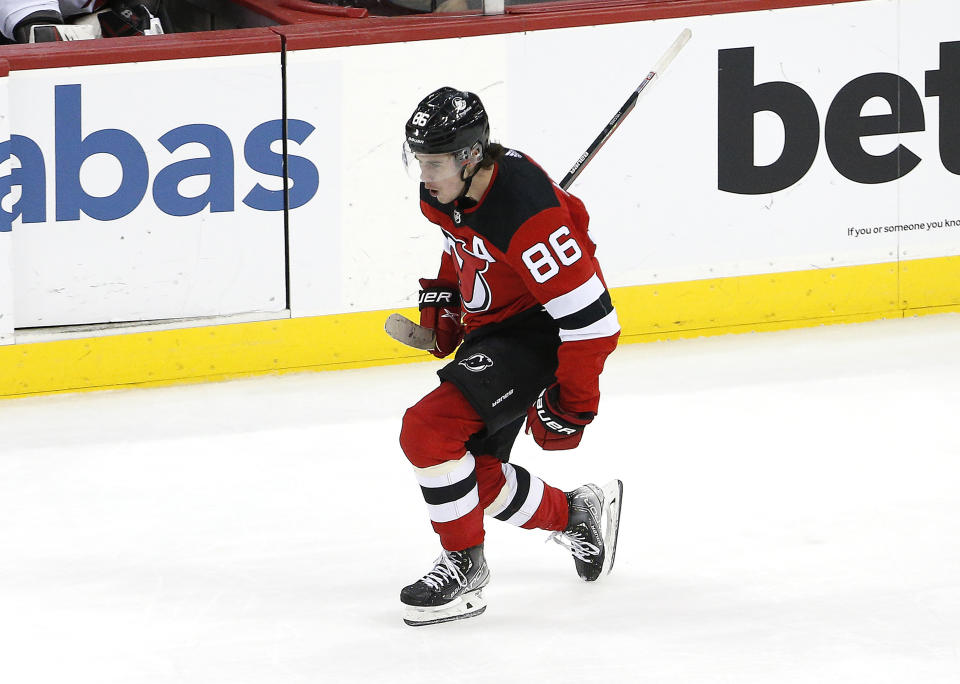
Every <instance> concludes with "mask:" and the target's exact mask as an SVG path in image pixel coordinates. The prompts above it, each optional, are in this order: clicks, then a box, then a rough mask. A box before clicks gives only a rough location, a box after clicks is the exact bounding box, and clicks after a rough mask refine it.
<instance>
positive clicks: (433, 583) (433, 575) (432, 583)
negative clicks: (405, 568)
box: [421, 551, 467, 590]
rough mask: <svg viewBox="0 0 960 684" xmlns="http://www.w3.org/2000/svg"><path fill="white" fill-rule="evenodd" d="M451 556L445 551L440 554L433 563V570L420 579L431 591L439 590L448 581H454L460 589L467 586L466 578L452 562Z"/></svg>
mask: <svg viewBox="0 0 960 684" xmlns="http://www.w3.org/2000/svg"><path fill="white" fill-rule="evenodd" d="M451 555H452V554H449V553H447V552H446V551H444V552H443V553H441V554H440V557H439V558H437V560H435V561H434V566H433V570H431V571H430V572H428V573H427V574H426V575H424V576H423V577H422V578H421V579H422V581H423V582H424V583H426V584H427V586H429V587H430V588H431V589H434V590H437V589H440V588H441V587H442V586H443V585H444V584H445V583H446V582H447V581H448V580H456V582H457V584H459V585H460V586H461V587H465V586H467V576H466V575H465V574H464V573H463V571H462V570H461V569H460V568H459V567H457V565H456V563H454V562H453V560H452V559H451Z"/></svg>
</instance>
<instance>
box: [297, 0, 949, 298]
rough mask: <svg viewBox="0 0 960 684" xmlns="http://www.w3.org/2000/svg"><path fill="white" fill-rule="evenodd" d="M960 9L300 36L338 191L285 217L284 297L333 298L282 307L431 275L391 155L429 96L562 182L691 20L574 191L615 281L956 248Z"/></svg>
mask: <svg viewBox="0 0 960 684" xmlns="http://www.w3.org/2000/svg"><path fill="white" fill-rule="evenodd" d="M956 19H957V9H956V3H955V2H954V1H953V0H911V2H897V1H896V0H868V1H865V2H855V3H841V4H837V5H821V6H815V7H798V8H789V9H782V10H773V11H762V12H745V13H733V14H721V15H715V16H704V17H692V18H683V19H665V20H658V21H646V22H636V23H631V24H608V25H603V26H592V27H582V28H571V29H556V30H549V31H529V32H525V33H516V34H509V35H503V36H485V37H476V38H463V39H455V40H437V41H419V42H413V43H394V44H384V45H370V46H356V47H350V48H336V49H327V50H301V51H292V52H291V53H290V54H289V55H288V61H287V64H288V72H287V73H288V92H289V103H290V112H291V115H292V116H303V117H304V118H306V119H308V120H309V119H310V117H311V116H314V115H315V113H317V112H321V111H323V109H324V107H330V106H331V104H330V101H329V100H327V99H326V93H328V92H335V93H339V94H340V96H341V97H340V99H339V101H337V103H336V104H335V105H333V106H335V107H336V109H337V111H338V112H340V113H341V114H340V117H341V120H342V123H343V128H342V131H343V134H342V137H341V139H340V149H339V155H340V168H341V173H340V176H339V181H338V182H339V184H340V190H339V193H340V194H339V201H337V200H336V196H335V195H333V196H324V197H323V198H321V197H320V196H319V195H318V197H317V198H315V200H314V202H311V203H308V204H307V205H305V206H304V207H303V208H302V209H301V210H300V211H301V213H300V215H299V218H298V219H297V220H296V221H295V220H293V217H292V218H291V238H292V241H291V249H292V252H293V253H294V254H297V255H298V256H297V258H298V259H300V260H301V263H300V264H299V266H298V268H297V269H296V270H295V271H294V273H293V278H292V284H291V290H292V297H293V300H294V302H297V301H298V298H297V291H298V289H299V287H300V284H301V277H302V275H303V274H308V273H309V274H310V278H311V279H310V281H309V282H310V286H311V288H312V290H313V291H314V292H323V293H326V295H328V296H326V297H322V296H316V297H311V298H306V299H302V300H299V301H301V302H302V303H303V305H304V308H303V309H298V307H297V306H296V305H294V315H306V314H315V313H333V312H337V311H349V310H373V309H387V308H391V307H396V306H402V305H404V304H406V305H409V304H411V303H413V301H414V295H415V291H416V289H417V283H416V280H415V278H416V277H417V276H425V275H432V274H433V273H434V271H435V268H436V263H437V260H438V254H439V238H438V237H437V235H436V233H437V231H435V230H434V229H433V228H432V227H431V226H430V225H429V224H427V223H426V221H425V220H424V219H423V218H422V217H421V216H420V214H419V210H418V207H417V187H416V186H417V184H416V181H412V180H410V179H408V178H406V177H405V176H404V175H403V173H402V171H401V170H400V167H399V162H398V157H399V148H400V143H401V137H402V131H403V124H404V122H405V120H406V118H407V117H408V116H409V115H410V113H411V112H412V110H413V108H414V106H415V104H416V103H417V101H418V100H419V99H420V98H421V97H423V96H424V95H425V94H427V93H428V92H430V91H432V90H434V89H435V88H438V87H440V86H444V85H454V86H456V87H458V88H461V89H465V90H472V91H474V92H477V93H478V94H479V95H480V97H481V98H482V99H483V101H484V103H485V104H486V105H487V108H488V110H489V114H490V119H491V126H492V130H493V138H494V139H495V140H499V141H501V142H503V143H504V144H506V145H507V146H511V147H516V148H517V149H520V150H523V151H524V152H526V153H527V154H529V155H530V156H532V157H533V158H534V159H535V160H536V161H538V162H539V163H540V164H541V165H543V166H544V168H545V169H546V170H547V171H548V172H550V173H551V174H552V175H553V176H554V178H555V179H558V180H559V179H560V178H561V177H562V176H563V175H564V173H565V172H566V170H567V169H568V168H569V167H570V166H571V165H572V163H573V162H574V161H575V160H576V159H577V158H578V157H579V156H580V154H581V153H582V152H583V150H584V149H586V147H587V145H588V144H589V143H590V142H591V141H592V140H593V139H594V137H595V136H596V135H597V134H598V133H599V131H600V130H601V129H602V128H603V126H604V125H605V124H606V123H607V122H608V121H609V120H610V117H611V116H612V115H613V114H614V113H615V112H616V111H617V109H618V108H619V107H620V105H621V104H622V103H623V102H624V100H625V99H626V97H627V96H628V95H629V94H630V93H631V92H632V91H633V89H634V88H636V86H637V84H638V83H639V82H640V81H641V80H642V79H643V78H644V76H645V75H646V73H647V71H648V70H649V69H650V68H651V67H652V65H653V63H654V62H655V61H656V60H657V58H658V57H659V56H660V54H661V53H662V52H663V51H664V49H665V48H666V47H667V46H668V45H670V43H671V42H672V41H673V40H674V38H676V36H677V35H678V34H679V33H680V31H681V30H682V29H683V28H684V27H689V28H691V29H692V31H693V38H692V40H691V41H690V42H689V43H688V44H687V46H686V47H685V48H684V50H683V51H682V52H681V53H680V55H679V56H678V57H677V59H676V60H675V61H674V62H673V64H672V66H671V67H670V69H669V71H668V72H667V73H666V74H665V76H663V78H662V79H661V80H660V81H659V82H657V83H656V85H655V87H653V88H651V90H650V91H649V92H648V93H647V94H645V96H644V98H643V99H642V100H641V101H640V104H639V105H638V107H637V108H636V110H634V112H633V113H632V114H631V115H630V117H629V118H628V119H627V120H626V122H625V123H624V124H623V125H622V126H621V127H620V128H619V129H618V131H617V132H616V133H615V134H614V137H613V138H612V139H611V140H610V141H609V142H608V144H607V145H606V146H605V147H604V148H603V149H602V151H601V152H600V153H599V155H598V156H597V157H596V159H595V160H594V161H593V162H592V163H591V164H590V166H589V167H588V168H587V169H586V170H585V171H584V172H583V174H582V176H581V177H580V179H578V181H577V182H576V183H575V184H574V186H573V188H572V191H573V192H574V194H577V195H578V196H580V197H581V198H583V199H584V201H585V202H586V205H587V208H588V210H589V211H590V213H591V216H592V221H591V231H592V233H593V234H594V237H595V240H596V242H598V244H599V247H600V252H599V257H600V259H601V261H602V263H603V266H604V273H605V275H606V277H607V281H608V283H609V284H610V285H611V286H626V285H644V284H651V283H657V282H676V281H683V280H692V279H702V278H716V277H723V276H739V275H750V274H761V273H776V272H786V271H794V270H811V269H819V268H826V267H834V266H846V265H860V264H873V263H884V262H896V261H897V260H898V259H912V258H920V257H930V256H950V255H958V254H960V224H957V223H956V221H957V220H960V200H958V199H957V197H958V194H957V192H956V188H957V184H958V174H960V151H958V148H957V143H956V141H957V140H958V139H960V132H958V131H956V130H955V129H956V126H957V124H956V122H957V121H958V120H960V93H958V90H957V89H958V85H957V84H958V83H960V56H958V55H960V48H958V45H960V22H957V21H956ZM574 48H575V49H574ZM321 65H323V69H321V68H320V66H321ZM348 113H349V114H348ZM331 216H339V217H340V221H339V222H338V223H331V222H329V221H328V222H327V223H326V224H325V225H326V226H327V228H325V230H326V231H328V235H329V242H328V244H329V245H330V246H331V248H333V249H335V250H339V253H340V254H341V259H340V264H341V269H342V270H341V271H340V272H337V271H336V270H335V269H333V268H311V267H310V265H309V262H310V260H311V259H313V258H316V257H311V256H308V253H307V252H304V251H302V250H301V249H299V247H298V244H301V242H300V240H299V239H296V238H297V236H298V235H300V234H301V230H302V226H303V225H318V224H319V223H318V222H320V221H321V220H324V219H327V218H329V217H331ZM337 226H339V232H337ZM432 238H435V239H432ZM309 253H311V254H317V253H318V252H317V249H316V248H315V247H313V248H311V250H309ZM317 263H318V264H320V265H322V263H323V262H322V261H319V260H318V261H317ZM318 278H325V279H326V280H327V281H328V282H327V283H326V284H324V285H320V284H318Z"/></svg>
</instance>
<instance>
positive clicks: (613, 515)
mask: <svg viewBox="0 0 960 684" xmlns="http://www.w3.org/2000/svg"><path fill="white" fill-rule="evenodd" d="M565 494H566V496H567V506H568V507H569V518H568V520H567V527H566V529H564V530H563V532H554V533H553V534H551V535H550V536H549V537H548V538H547V541H550V540H551V539H552V540H553V541H555V542H556V543H558V544H560V545H561V546H563V547H564V548H566V549H567V550H568V551H570V554H571V555H572V556H573V563H574V565H575V566H576V568H577V574H578V575H580V578H581V579H582V580H584V581H586V582H594V581H596V580H597V579H599V578H600V577H601V576H602V575H606V574H607V573H609V572H610V571H611V570H613V561H614V558H616V554H617V536H618V534H619V531H620V501H621V499H622V497H623V483H622V482H621V481H620V480H613V481H612V482H609V483H607V484H606V485H605V486H604V487H603V489H602V490H601V489H600V487H597V485H595V484H585V485H583V486H582V487H578V488H577V489H574V490H573V491H572V492H565Z"/></svg>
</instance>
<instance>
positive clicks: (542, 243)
mask: <svg viewBox="0 0 960 684" xmlns="http://www.w3.org/2000/svg"><path fill="white" fill-rule="evenodd" d="M576 218H580V217H576ZM595 252H596V246H595V245H594V244H593V241H592V240H591V239H590V237H589V235H588V234H587V232H586V226H585V221H584V220H583V219H581V220H579V221H577V220H575V217H574V215H572V214H571V212H569V211H567V210H565V209H564V208H563V207H559V208H552V209H549V210H546V211H544V212H541V213H540V214H537V215H536V216H534V217H533V218H531V219H530V220H529V221H527V222H526V223H525V224H524V225H523V226H522V227H521V228H520V230H518V231H517V233H516V234H515V235H514V237H513V239H512V240H511V243H510V247H509V249H508V252H507V256H508V258H509V259H510V261H511V265H512V267H513V268H514V270H515V271H516V272H517V273H519V274H520V277H521V278H522V279H523V281H524V282H525V284H526V285H527V288H528V289H529V290H530V292H531V294H533V296H534V297H535V298H536V299H537V301H539V302H540V303H541V304H543V306H544V307H545V308H546V310H547V312H548V313H549V314H550V315H551V316H552V317H553V318H554V319H555V320H556V321H557V324H558V326H559V327H560V342H561V344H560V349H559V351H558V366H557V373H556V375H557V384H558V385H559V389H560V405H561V407H562V408H563V409H565V410H567V411H576V412H590V413H596V412H597V407H598V406H599V403H600V381H599V378H600V373H601V371H602V370H603V365H604V362H605V361H606V358H607V356H608V355H609V354H610V353H611V352H612V351H613V350H614V348H616V345H617V339H618V338H619V336H620V323H619V321H618V319H617V312H616V310H615V309H614V307H613V303H612V302H611V300H610V293H609V292H608V291H607V286H606V283H605V282H604V280H603V274H602V273H601V271H600V265H599V263H598V262H597V260H596V258H595V257H594V253H595Z"/></svg>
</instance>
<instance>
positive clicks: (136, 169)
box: [8, 53, 286, 328]
mask: <svg viewBox="0 0 960 684" xmlns="http://www.w3.org/2000/svg"><path fill="white" fill-rule="evenodd" d="M279 59H280V58H279V55H278V54H275V53H274V54H260V55H240V56H233V57H213V58H207V59H184V60H166V61H155V62H145V63H136V64H111V65H98V66H85V67H70V68H61V69H37V70H27V71H14V72H13V73H12V74H11V76H10V78H9V79H8V80H9V90H10V98H11V101H14V102H24V103H26V102H29V103H30V106H29V107H23V106H17V107H14V108H13V109H12V110H11V111H10V114H11V116H10V131H11V133H12V134H13V138H12V152H13V155H14V156H15V157H16V158H17V159H18V161H19V164H18V165H19V167H20V169H19V172H18V177H17V179H16V182H15V185H14V186H13V195H14V197H13V199H14V202H15V204H14V205H13V207H14V208H13V213H14V221H13V245H14V246H13V249H14V280H15V282H16V290H15V304H14V311H15V318H16V327H17V328H31V327H37V326H64V325H75V324H95V323H103V322H115V321H144V320H156V319H170V318H188V317H195V316H218V315H225V314H234V313H239V312H251V311H281V310H283V309H285V308H286V286H285V255H284V250H285V237H284V216H283V214H284V202H283V177H282V157H281V153H282V149H281V144H282V127H283V121H282V106H281V105H282V101H281V88H280V81H279V79H278V71H279Z"/></svg>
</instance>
